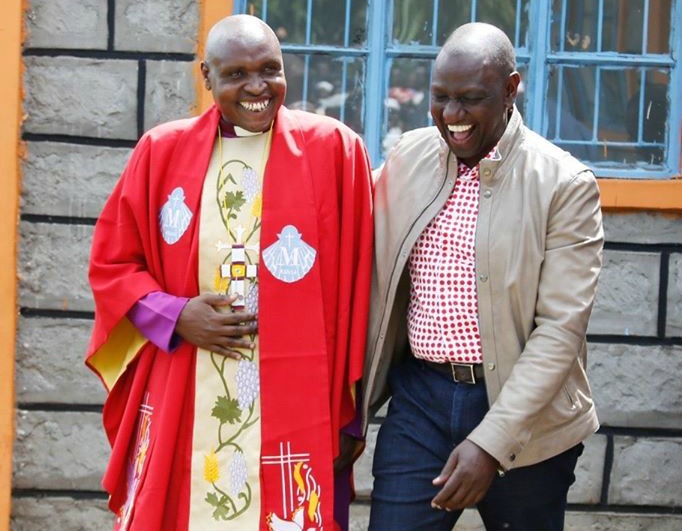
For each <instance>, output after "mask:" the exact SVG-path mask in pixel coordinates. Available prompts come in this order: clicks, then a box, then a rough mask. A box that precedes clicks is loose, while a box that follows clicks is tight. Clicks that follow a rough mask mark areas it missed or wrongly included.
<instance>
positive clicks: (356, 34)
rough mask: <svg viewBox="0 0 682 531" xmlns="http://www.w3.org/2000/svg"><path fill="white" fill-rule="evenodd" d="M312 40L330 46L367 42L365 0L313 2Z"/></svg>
mask: <svg viewBox="0 0 682 531" xmlns="http://www.w3.org/2000/svg"><path fill="white" fill-rule="evenodd" d="M312 42H313V43H314V44H328V45H332V46H346V47H354V48H357V47H363V46H365V45H366V44H367V0H316V1H314V2H313V17H312Z"/></svg>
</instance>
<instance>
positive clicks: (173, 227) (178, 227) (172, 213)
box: [159, 187, 192, 245]
mask: <svg viewBox="0 0 682 531" xmlns="http://www.w3.org/2000/svg"><path fill="white" fill-rule="evenodd" d="M191 220H192V212H191V211H190V209H189V207H188V206H187V205H186V204H185V191H184V190H183V189H182V188H181V187H178V188H176V189H175V190H173V191H172V192H171V193H170V195H169V196H168V201H166V204H165V205H163V207H161V212H159V225H160V226H161V236H163V239H164V241H165V242H166V243H167V244H168V245H173V244H174V243H175V242H177V241H178V240H179V239H180V238H181V237H182V235H183V234H184V233H185V231H186V230H187V227H189V222H190V221H191Z"/></svg>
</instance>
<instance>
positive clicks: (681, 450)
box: [12, 0, 682, 531]
mask: <svg viewBox="0 0 682 531" xmlns="http://www.w3.org/2000/svg"><path fill="white" fill-rule="evenodd" d="M26 27H27V31H28V34H27V39H26V43H25V52H24V60H25V66H26V71H25V83H24V91H25V101H24V109H25V114H26V120H25V122H24V126H23V139H24V141H25V143H26V147H27V154H26V159H25V161H24V162H23V191H22V197H21V220H22V221H21V226H20V256H19V276H20V286H19V299H20V306H21V316H20V319H19V329H18V335H17V365H16V369H17V376H16V378H17V380H16V389H17V402H18V407H17V439H16V445H15V451H14V477H13V507H12V529H13V530H16V531H33V530H38V529H40V530H42V529H68V530H72V531H77V530H101V529H108V528H110V526H111V523H112V517H111V515H110V514H109V513H108V512H107V510H106V496H105V495H104V494H103V492H102V490H101V487H100V478H101V476H102V473H103V470H104V465H105V463H106V460H107V456H108V447H107V444H106V441H105V439H104V435H103V432H102V429H101V421H100V419H101V416H100V415H101V404H102V401H103V399H104V393H103V391H102V387H101V385H100V384H99V382H98V381H97V379H96V378H95V377H94V375H93V374H91V373H90V372H89V371H88V370H86V369H85V367H84V365H83V354H84V352H85V349H86V345H87V341H88V335H89V331H90V327H91V324H92V311H93V304H92V299H91V295H90V290H89V287H88V284H87V278H86V275H87V262H88V253H89V247H90V239H91V235H92V227H93V224H94V221H95V219H96V217H97V215H98V213H99V211H100V209H101V207H102V204H103V202H104V200H105V198H106V196H107V195H108V193H109V191H110V190H111V188H112V186H113V184H114V182H115V181H116V179H117V178H118V175H119V173H120V171H121V169H122V167H123V165H124V163H125V161H126V159H127V157H128V155H129V153H130V149H131V148H132V146H133V145H134V142H135V140H136V138H138V136H139V135H140V134H141V133H142V131H144V130H146V129H148V128H149V127H151V126H153V125H155V124H157V123H159V122H161V121H165V120H168V119H172V118H176V117H181V116H185V115H187V114H189V113H190V111H191V108H192V105H193V103H194V100H195V94H194V85H193V82H194V80H193V77H192V76H193V68H195V64H194V62H193V61H194V58H195V57H194V53H195V48H196V44H195V43H196V35H197V31H198V5H197V2H196V1H190V0H145V1H144V2H140V1H137V0H31V2H30V6H29V10H28V11H27V15H26ZM605 228H606V236H607V242H608V243H607V247H606V253H605V267H604V271H603V273H602V278H601V282H600V290H599V296H598V299H597V303H596V307H595V310H594V316H593V319H592V322H591V325H590V330H589V332H590V337H589V340H590V348H591V352H590V357H589V360H590V363H589V371H590V375H591V379H592V385H593V388H594V394H595V399H596V401H597V406H598V408H599V413H600V417H601V420H602V424H603V427H602V428H601V430H600V431H599V433H598V434H596V435H595V436H593V437H592V438H591V439H589V440H588V441H587V444H586V451H585V453H584V455H583V457H582V458H581V460H580V462H579V468H578V473H577V476H578V479H577V482H576V485H575V486H574V488H573V489H572V490H571V492H570V496H569V500H570V504H571V505H570V510H569V514H568V519H567V529H569V530H571V531H578V530H580V531H583V530H585V529H595V530H619V531H630V530H632V531H634V530H641V529H647V530H655V531H673V530H677V529H682V517H681V516H680V515H679V513H680V510H681V509H682V467H680V463H681V462H682V384H681V383H680V375H682V218H680V217H667V216H664V215H657V214H648V213H640V214H610V215H607V216H606V219H605ZM380 420H381V419H380V418H378V419H375V421H374V422H373V423H372V425H371V427H370V432H369V435H368V447H367V451H366V452H365V454H364V455H363V457H362V458H361V460H360V462H359V464H358V468H357V476H358V495H359V496H358V501H357V502H356V503H355V504H354V505H353V508H352V511H353V529H355V530H363V529H366V527H367V513H368V507H369V495H370V491H371V474H370V467H371V453H372V448H373V441H374V440H375V437H376V431H377V429H378V426H379V422H380ZM456 529H457V530H460V531H461V530H471V531H473V530H478V529H482V528H481V526H480V521H479V520H478V516H477V515H476V514H475V513H474V512H467V513H466V514H465V516H464V517H463V518H462V519H461V520H460V522H459V523H458V525H457V526H456Z"/></svg>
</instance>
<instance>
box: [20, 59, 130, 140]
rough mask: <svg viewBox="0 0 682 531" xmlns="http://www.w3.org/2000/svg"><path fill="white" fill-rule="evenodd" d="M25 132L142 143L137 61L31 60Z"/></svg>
mask: <svg viewBox="0 0 682 531" xmlns="http://www.w3.org/2000/svg"><path fill="white" fill-rule="evenodd" d="M24 61H25V64H26V75H25V77H24V90H25V93H26V97H25V101H24V109H25V113H26V120H25V121H24V131H25V132H28V133H37V134H46V135H70V136H85V137H94V138H113V139H126V140H135V139H137V104H136V102H137V70H138V64H137V61H127V60H116V59H109V60H103V59H87V58H80V57H62V56H60V57H26V58H25V59H24Z"/></svg>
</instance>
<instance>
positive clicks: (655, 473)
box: [608, 437, 682, 507]
mask: <svg viewBox="0 0 682 531" xmlns="http://www.w3.org/2000/svg"><path fill="white" fill-rule="evenodd" d="M613 446H614V449H613V469H612V472H611V482H610V485H609V499H608V502H609V503H610V504H615V505H654V506H669V507H675V506H678V507H679V505H680V500H682V467H681V466H680V463H682V439H680V438H662V437H647V438H645V437H641V438H636V437H614V443H613Z"/></svg>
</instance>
